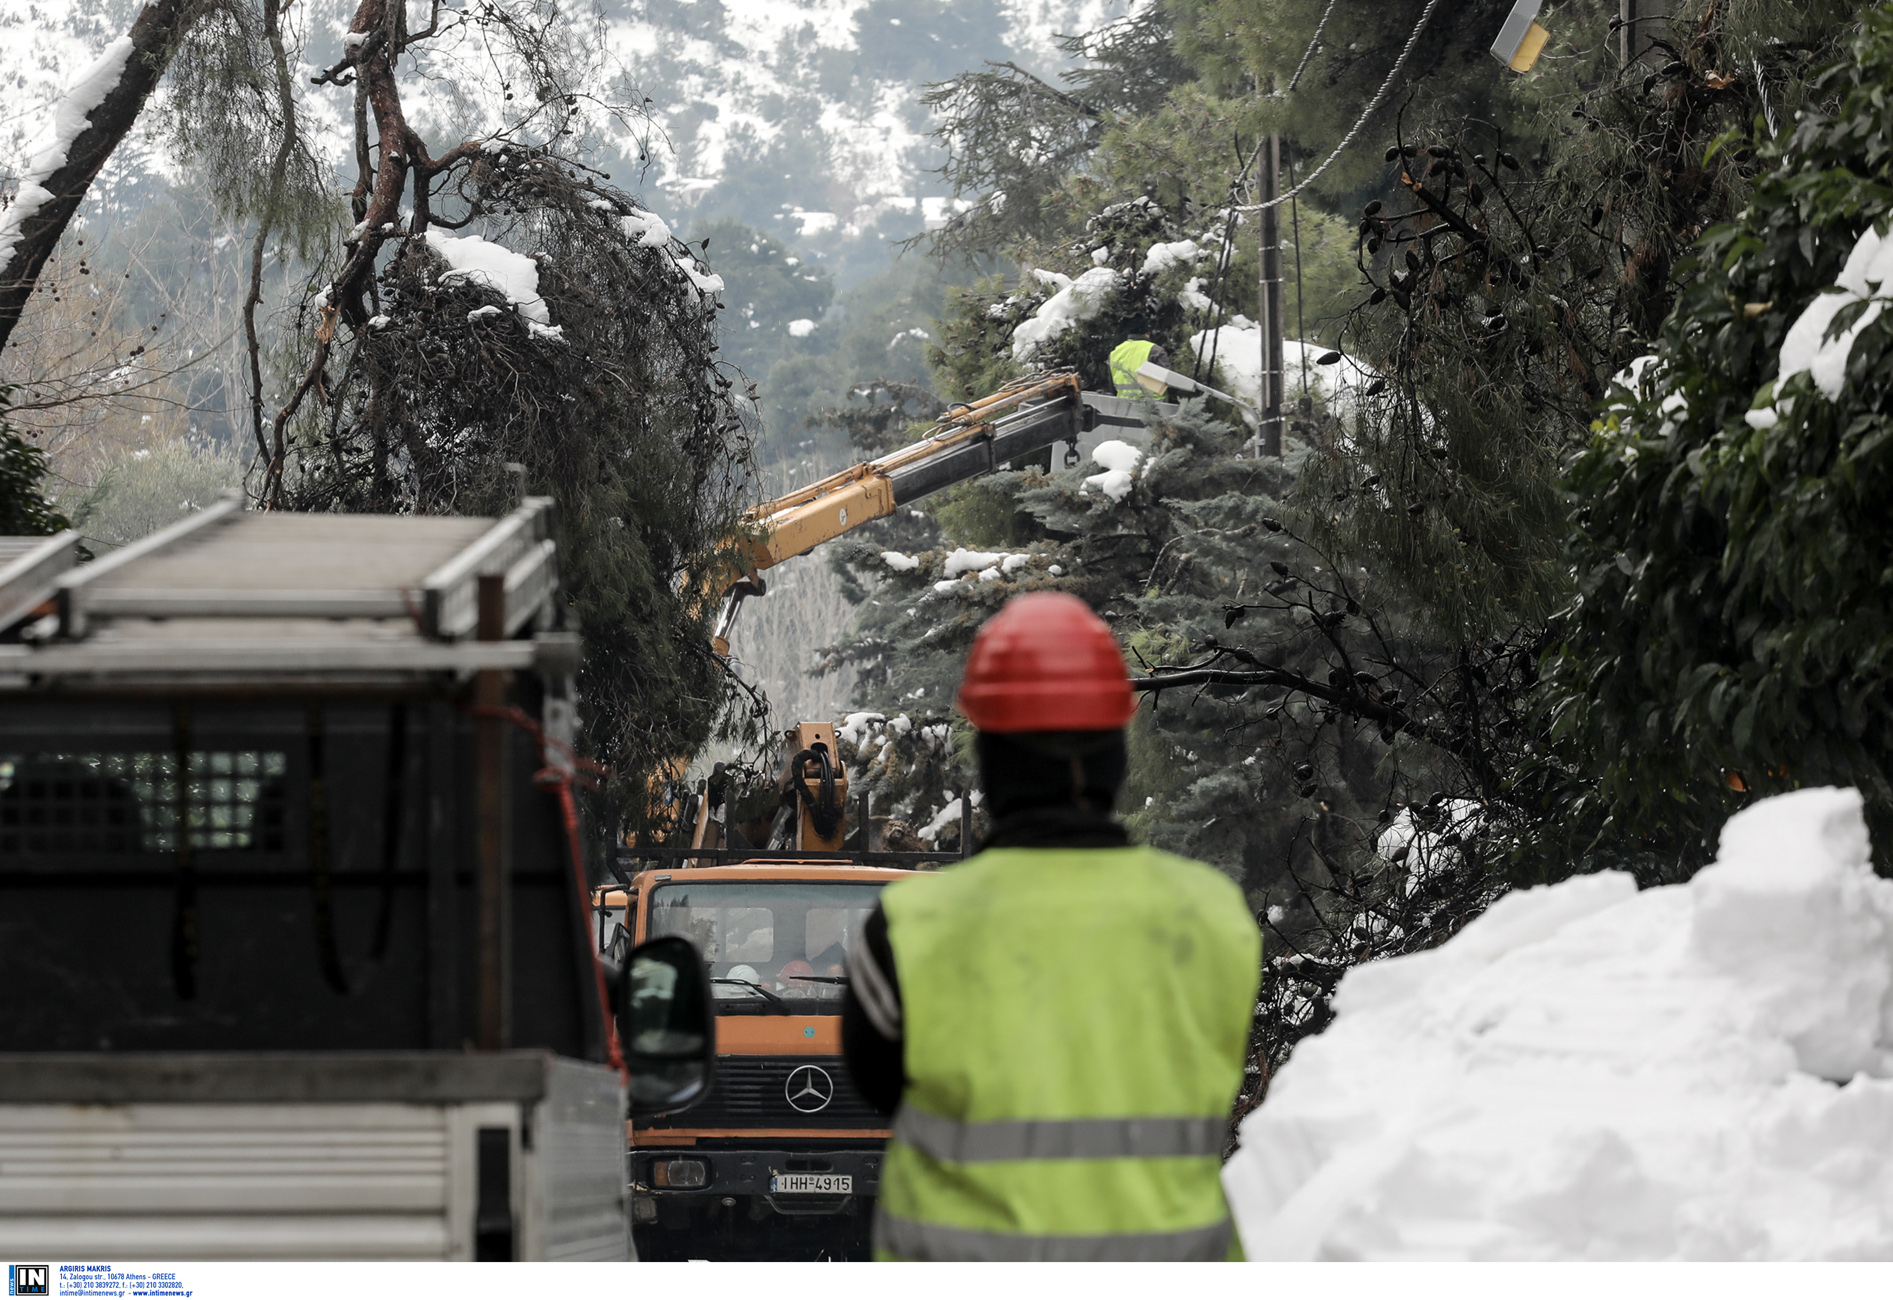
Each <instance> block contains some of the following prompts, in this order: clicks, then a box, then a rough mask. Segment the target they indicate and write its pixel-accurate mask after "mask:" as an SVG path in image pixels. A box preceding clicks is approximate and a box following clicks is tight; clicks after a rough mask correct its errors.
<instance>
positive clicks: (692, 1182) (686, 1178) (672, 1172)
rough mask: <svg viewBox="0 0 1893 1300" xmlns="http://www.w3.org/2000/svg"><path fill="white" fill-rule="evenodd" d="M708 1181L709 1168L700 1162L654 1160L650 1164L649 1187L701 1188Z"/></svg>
mask: <svg viewBox="0 0 1893 1300" xmlns="http://www.w3.org/2000/svg"><path fill="white" fill-rule="evenodd" d="M709 1181H710V1167H709V1166H708V1165H707V1164H705V1163H704V1162H703V1161H701V1160H654V1161H652V1162H651V1186H653V1187H670V1188H687V1187H702V1186H703V1185H704V1184H706V1183H708V1182H709Z"/></svg>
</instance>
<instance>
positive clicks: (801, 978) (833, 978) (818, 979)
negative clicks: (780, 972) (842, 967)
mask: <svg viewBox="0 0 1893 1300" xmlns="http://www.w3.org/2000/svg"><path fill="white" fill-rule="evenodd" d="M782 978H783V979H785V980H793V981H794V982H796V983H797V984H846V983H847V982H848V977H847V976H846V975H784V976H783V977H782Z"/></svg>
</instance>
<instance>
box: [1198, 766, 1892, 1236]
mask: <svg viewBox="0 0 1893 1300" xmlns="http://www.w3.org/2000/svg"><path fill="white" fill-rule="evenodd" d="M1860 808H1861V804H1860V797H1859V795H1858V794H1857V793H1855V792H1854V791H1852V790H1834V789H1818V790H1803V791H1799V792H1797V793H1794V794H1789V795H1783V796H1780V797H1778V798H1774V799H1769V800H1765V801H1763V802H1761V803H1758V804H1756V805H1754V806H1753V807H1751V808H1748V809H1746V810H1744V811H1743V812H1741V813H1739V814H1738V815H1736V816H1735V817H1733V818H1731V819H1730V821H1729V823H1728V824H1727V826H1725V827H1724V829H1723V832H1722V839H1721V847H1720V852H1719V855H1718V858H1717V860H1716V862H1715V863H1714V864H1713V865H1711V866H1709V867H1707V868H1705V869H1704V870H1703V871H1701V872H1700V873H1699V874H1697V876H1696V877H1695V878H1694V879H1693V880H1691V881H1690V882H1689V883H1688V884H1686V885H1675V886H1671V887H1667V888H1661V889H1651V890H1646V891H1643V892H1641V893H1639V892H1638V891H1637V890H1636V888H1635V886H1634V884H1633V883H1632V881H1631V879H1630V877H1629V876H1628V875H1625V874H1622V873H1618V872H1605V873H1602V874H1599V875H1592V876H1581V877H1578V878H1575V879H1572V880H1567V881H1565V882H1563V883H1561V884H1558V885H1553V886H1548V887H1544V888H1539V889H1532V890H1525V891H1521V892H1517V893H1513V894H1510V895H1508V896H1506V897H1505V898H1503V899H1501V900H1500V901H1499V902H1498V903H1497V904H1496V905H1495V906H1494V907H1493V908H1492V909H1491V910H1490V911H1489V912H1487V913H1486V914H1485V915H1484V916H1483V917H1481V918H1479V919H1478V920H1476V921H1474V922H1473V923H1472V924H1471V925H1470V926H1468V927H1467V928H1466V929H1465V930H1464V931H1463V932H1462V933H1461V934H1460V935H1459V936H1458V937H1456V938H1455V939H1453V940H1452V941H1451V942H1449V943H1447V944H1446V945H1445V946H1443V947H1441V948H1439V949H1438V950H1435V951H1432V952H1426V953H1420V954H1416V955H1413V956H1409V957H1402V958H1396V959H1392V960H1388V961H1384V962H1376V963H1373V964H1370V965H1367V966H1363V967H1360V968H1357V969H1356V970H1354V971H1352V972H1350V973H1349V974H1348V976H1347V977H1346V979H1345V980H1344V981H1343V982H1342V984H1341V987H1340V990H1339V992H1338V994H1337V996H1336V999H1335V1005H1336V1009H1337V1012H1338V1015H1337V1018H1336V1020H1335V1022H1334V1024H1333V1025H1332V1026H1331V1027H1330V1028H1329V1029H1328V1030H1327V1032H1325V1033H1324V1034H1322V1035H1320V1036H1319V1037H1317V1038H1313V1039H1309V1040H1307V1041H1306V1042H1303V1043H1302V1044H1301V1045H1300V1046H1298V1047H1297V1048H1296V1049H1295V1053H1294V1056H1293V1057H1292V1059H1290V1061H1289V1062H1288V1064H1287V1065H1285V1066H1284V1067H1283V1068H1282V1070H1281V1071H1280V1073H1279V1074H1278V1075H1277V1077H1276V1079H1275V1080H1274V1083H1273V1086H1272V1087H1271V1089H1270V1091H1269V1096H1268V1100H1267V1102H1266V1103H1265V1104H1264V1105H1263V1106H1262V1108H1261V1109H1260V1110H1258V1111H1257V1112H1256V1113H1255V1114H1253V1115H1251V1116H1250V1117H1249V1118H1248V1119H1247V1120H1245V1121H1244V1123H1243V1125H1242V1128H1241V1141H1242V1149H1241V1150H1240V1151H1239V1152H1238V1153H1237V1155H1236V1156H1235V1158H1234V1159H1233V1160H1232V1161H1231V1162H1230V1163H1229V1165H1228V1166H1227V1167H1226V1169H1225V1173H1224V1178H1225V1182H1226V1184H1227V1186H1228V1189H1229V1194H1230V1200H1231V1204H1232V1206H1233V1207H1234V1209H1235V1213H1236V1217H1237V1222H1238V1225H1239V1227H1240V1229H1241V1233H1242V1238H1243V1242H1244V1244H1245V1246H1246V1247H1247V1250H1248V1252H1249V1255H1250V1256H1251V1258H1258V1259H1315V1258H1327V1259H1335V1258H1349V1259H1362V1258H1365V1259H1413V1258H1485V1259H1672V1258H1673V1259H1811V1258H1812V1259H1836V1258H1844V1259H1859V1258H1873V1259H1887V1258H1893V1159H1889V1155H1888V1153H1889V1151H1893V1054H1890V1052H1889V1049H1890V1048H1893V881H1888V880H1883V879H1880V878H1878V877H1876V876H1875V875H1874V874H1873V873H1872V870H1871V868H1870V866H1869V864H1868V843H1867V832H1866V826H1865V823H1864V822H1863V821H1862V819H1861V812H1860Z"/></svg>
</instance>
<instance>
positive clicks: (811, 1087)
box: [782, 1065, 835, 1115]
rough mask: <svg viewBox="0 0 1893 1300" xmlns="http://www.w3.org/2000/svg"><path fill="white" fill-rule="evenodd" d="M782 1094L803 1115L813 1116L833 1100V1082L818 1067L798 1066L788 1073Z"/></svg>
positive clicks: (826, 1072)
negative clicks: (787, 1079)
mask: <svg viewBox="0 0 1893 1300" xmlns="http://www.w3.org/2000/svg"><path fill="white" fill-rule="evenodd" d="M782 1094H783V1096H785V1097H787V1098H788V1099H789V1104H790V1105H791V1106H793V1107H795V1108H796V1109H797V1110H799V1111H801V1112H802V1113H803V1114H804V1115H813V1114H814V1113H815V1112H816V1111H818V1110H821V1109H822V1108H823V1107H825V1106H827V1105H828V1103H829V1102H831V1101H833V1100H834V1099H835V1081H834V1080H833V1079H831V1078H829V1077H828V1071H826V1070H824V1069H823V1068H822V1067H821V1066H819V1065H798V1066H796V1067H795V1068H794V1069H793V1070H790V1071H789V1081H788V1082H787V1083H785V1084H783V1085H782Z"/></svg>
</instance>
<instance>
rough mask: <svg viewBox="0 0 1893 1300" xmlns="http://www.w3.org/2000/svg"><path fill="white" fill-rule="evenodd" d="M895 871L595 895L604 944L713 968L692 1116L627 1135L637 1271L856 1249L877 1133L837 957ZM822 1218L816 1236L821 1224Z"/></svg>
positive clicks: (765, 869) (657, 880)
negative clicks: (667, 939)
mask: <svg viewBox="0 0 1893 1300" xmlns="http://www.w3.org/2000/svg"><path fill="white" fill-rule="evenodd" d="M904 874H906V873H905V872H903V871H902V870H900V869H899V868H885V867H865V866H851V865H847V864H844V863H834V862H829V861H821V860H817V861H781V860H774V861H766V862H739V863H732V864H730V865H728V866H709V867H692V866H679V867H676V868H673V869H671V870H661V869H649V870H644V871H640V872H638V873H637V874H636V875H635V876H633V877H632V878H631V888H630V889H629V890H624V889H612V890H607V891H605V892H604V895H603V898H602V903H603V906H602V907H601V909H600V916H601V927H602V928H603V929H604V930H605V931H606V933H607V938H606V946H608V947H609V946H610V945H611V941H612V939H614V938H617V937H618V936H617V934H616V929H615V927H618V926H622V927H623V929H624V931H625V935H624V938H626V939H628V940H629V941H630V942H631V943H633V944H636V943H641V942H643V941H644V939H645V938H646V937H648V936H654V935H663V934H676V935H686V936H689V937H691V938H692V939H693V940H694V941H696V942H698V943H699V944H700V945H701V947H700V948H699V951H701V952H702V953H703V954H704V956H705V959H706V961H707V962H708V963H709V968H710V978H711V981H712V982H711V993H712V998H713V999H714V1006H715V1010H716V1043H717V1060H716V1071H715V1075H714V1080H713V1082H712V1084H711V1088H710V1091H709V1093H708V1094H706V1095H705V1096H704V1098H703V1100H702V1101H700V1102H698V1103H697V1104H696V1105H695V1106H693V1107H692V1108H691V1109H690V1110H689V1111H687V1112H684V1113H683V1114H679V1115H675V1116H660V1117H657V1118H648V1119H641V1120H635V1121H631V1122H628V1123H627V1124H626V1138H627V1143H628V1146H629V1148H630V1156H629V1168H630V1175H631V1194H632V1210H631V1213H632V1224H633V1232H634V1233H635V1235H636V1237H637V1239H638V1253H639V1257H640V1258H643V1259H662V1258H666V1257H670V1258H688V1257H693V1256H699V1255H709V1256H714V1257H729V1256H731V1255H742V1254H761V1255H764V1256H768V1257H773V1258H781V1257H783V1256H784V1255H785V1254H793V1253H796V1251H797V1247H798V1244H799V1245H801V1246H803V1247H806V1248H807V1249H808V1250H809V1251H811V1252H814V1253H824V1252H825V1253H829V1254H831V1255H848V1254H856V1253H858V1252H860V1251H861V1250H863V1249H864V1248H865V1244H866V1235H867V1223H868V1211H869V1209H870V1208H871V1206H872V1203H873V1197H874V1195H875V1192H876V1189H877V1185H878V1182H879V1178H880V1169H881V1148H882V1146H883V1145H884V1144H885V1143H886V1141H887V1122H886V1120H885V1119H883V1118H882V1117H881V1116H880V1115H879V1114H878V1113H877V1112H876V1111H875V1110H874V1109H873V1108H872V1107H871V1106H869V1105H868V1103H867V1102H866V1101H864V1100H863V1099H862V1098H861V1097H860V1095H859V1094H857V1093H856V1092H855V1089H854V1086H853V1084H852V1083H850V1081H849V1078H848V1071H847V1069H846V1067H845V1066H844V1065H843V1064H842V1059H841V1000H842V995H843V990H844V987H845V986H844V984H843V983H842V980H843V979H844V978H845V974H844V972H845V969H846V967H845V962H844V954H845V953H846V951H847V946H848V942H849V940H851V939H852V938H853V936H854V934H855V933H856V932H857V931H858V930H859V928H860V926H861V924H862V923H863V922H864V921H866V920H867V917H868V914H869V913H870V912H871V911H873V910H874V904H875V899H876V898H877V896H878V895H879V894H880V892H881V888H882V886H883V885H885V884H887V882H889V881H890V880H897V879H899V878H900V877H901V876H902V875H904ZM818 1217H819V1219H820V1220H821V1221H820V1222H817V1221H816V1220H817V1218H818Z"/></svg>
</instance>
